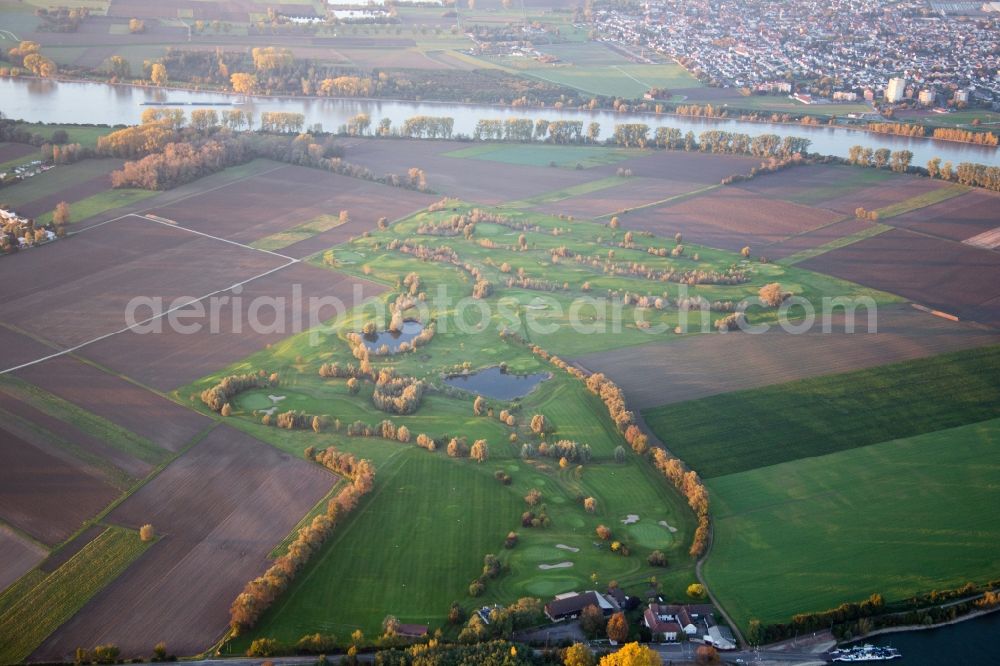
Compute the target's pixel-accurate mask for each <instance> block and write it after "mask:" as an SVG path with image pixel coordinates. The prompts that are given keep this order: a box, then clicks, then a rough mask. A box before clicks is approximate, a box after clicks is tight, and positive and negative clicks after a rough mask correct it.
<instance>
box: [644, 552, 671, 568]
mask: <svg viewBox="0 0 1000 666" xmlns="http://www.w3.org/2000/svg"><path fill="white" fill-rule="evenodd" d="M646 561H647V562H649V566H651V567H665V566H667V556H666V555H664V554H663V551H662V550H654V551H653V552H652V553H650V554H649V557H647V558H646Z"/></svg>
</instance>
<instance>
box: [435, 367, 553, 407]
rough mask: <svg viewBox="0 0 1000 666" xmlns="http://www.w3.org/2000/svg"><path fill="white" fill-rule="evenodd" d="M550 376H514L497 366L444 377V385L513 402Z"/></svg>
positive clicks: (541, 373) (540, 374)
mask: <svg viewBox="0 0 1000 666" xmlns="http://www.w3.org/2000/svg"><path fill="white" fill-rule="evenodd" d="M551 376H552V375H550V374H549V373H547V372H536V373H533V374H530V375H515V374H513V373H510V372H505V371H504V370H503V369H502V368H500V367H499V366H493V367H492V368H486V369H485V370H479V371H477V372H472V373H469V374H467V375H452V376H450V377H445V379H444V383H445V384H448V385H449V386H454V387H456V388H460V389H462V390H465V391H469V392H470V393H476V394H478V395H482V396H485V397H487V398H495V399H497V400H513V399H514V398H520V397H521V396H525V395H528V394H529V393H531V392H532V391H533V390H534V388H535V387H536V386H538V385H539V384H541V383H542V382H543V381H545V380H546V379H548V378H549V377H551Z"/></svg>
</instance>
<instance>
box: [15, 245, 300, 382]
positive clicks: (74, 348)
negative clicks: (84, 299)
mask: <svg viewBox="0 0 1000 666" xmlns="http://www.w3.org/2000/svg"><path fill="white" fill-rule="evenodd" d="M297 263H299V260H298V259H292V260H290V261H289V262H288V263H285V264H282V265H281V266H276V267H275V268H272V269H271V270H269V271H264V272H263V273H259V274H258V275H254V276H253V277H249V278H247V279H246V280H242V281H240V282H236V283H235V284H231V285H229V286H228V287H224V288H222V289H216V290H215V291H213V292H210V293H208V294H205V295H204V296H201V297H199V298H194V299H192V300H190V301H186V302H184V303H182V304H181V305H177V306H174V307H172V308H169V309H167V310H164V311H163V312H160V313H159V314H155V315H153V316H151V317H147V318H146V319H143V320H142V321H137V322H135V323H134V324H130V325H128V326H125V327H123V328H120V329H118V330H117V331H111V332H110V333H105V334H104V335H99V336H97V337H96V338H93V339H91V340H87V341H85V342H81V343H80V344H77V345H74V346H72V347H68V348H66V349H63V350H62V351H59V352H56V353H55V354H49V355H48V356H43V357H41V358H36V359H35V360H34V361H28V362H27V363H21V364H20V365H15V366H12V367H10V368H5V369H3V370H0V375H6V374H9V373H11V372H15V371H17V370H21V369H23V368H28V367H31V366H33V365H37V364H39V363H43V362H45V361H48V360H51V359H53V358H59V357H60V356H65V355H66V354H72V353H73V352H76V351H79V350H81V349H83V348H84V347H87V346H89V345H92V344H94V343H95V342H100V341H102V340H107V339H108V338H110V337H113V336H115V335H118V334H119V333H126V332H128V331H131V330H132V329H134V328H138V327H139V326H144V325H145V324H148V323H150V322H151V321H155V320H157V319H160V318H161V317H165V316H167V315H169V314H171V313H173V312H176V311H177V310H182V309H184V308H186V307H189V306H191V305H194V304H195V303H199V302H201V301H203V300H205V299H206V298H211V297H212V296H215V295H217V294H221V293H223V292H226V291H230V290H232V289H235V288H236V287H242V286H243V285H245V284H247V283H249V282H253V281H254V280H257V279H259V278H262V277H266V276H268V275H270V274H271V273H276V272H278V271H280V270H281V269H283V268H288V267H289V266H291V265H293V264H297Z"/></svg>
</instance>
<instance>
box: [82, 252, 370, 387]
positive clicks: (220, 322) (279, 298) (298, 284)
mask: <svg viewBox="0 0 1000 666" xmlns="http://www.w3.org/2000/svg"><path fill="white" fill-rule="evenodd" d="M384 289H385V287H383V286H381V285H377V284H375V283H372V282H368V281H366V280H360V279H357V278H353V277H349V276H347V275H344V274H343V273H337V272H334V271H330V270H324V269H322V268H317V267H315V266H311V265H307V264H301V263H300V264H294V265H292V266H289V267H288V268H285V269H283V270H280V271H278V272H276V273H272V274H271V275H268V276H265V277H262V278H259V279H257V280H254V281H252V282H249V283H247V284H246V285H243V287H242V290H241V292H240V293H239V294H238V296H239V298H238V299H237V298H235V297H234V295H233V293H232V292H226V293H224V294H220V295H219V296H220V297H221V296H227V295H228V296H230V297H231V298H230V299H229V300H228V301H225V302H223V301H221V300H219V301H218V302H219V303H220V304H221V307H219V308H218V312H219V316H218V317H217V318H213V317H211V316H210V315H211V312H210V309H209V308H208V307H206V309H205V316H202V317H192V318H188V319H185V320H184V323H185V324H190V325H199V324H200V330H198V331H197V332H193V333H184V332H182V331H178V330H174V328H173V327H171V326H169V325H167V323H166V322H165V325H164V326H163V329H162V332H159V333H136V332H134V331H127V332H124V333H120V334H118V335H115V336H112V337H110V338H107V339H105V340H101V341H100V342H96V343H94V344H92V345H89V346H87V347H84V348H83V349H82V350H80V354H81V355H82V356H84V357H86V358H88V359H91V360H93V361H95V362H97V363H99V364H101V365H102V366H105V367H107V368H110V369H112V370H114V371H115V372H119V373H121V374H124V375H126V376H128V377H132V378H134V379H136V380H138V381H139V382H141V383H142V384H143V385H145V386H150V387H152V388H154V389H157V390H160V391H167V390H171V389H175V388H177V387H178V386H183V385H185V384H188V383H190V382H193V381H194V380H196V379H198V378H199V377H203V376H205V375H207V374H209V373H211V372H214V371H216V370H219V369H221V368H224V367H225V366H227V365H229V364H230V363H233V362H235V361H238V360H240V359H242V358H245V357H246V356H248V355H250V354H251V353H253V352H255V351H258V350H260V349H263V348H264V347H265V346H266V345H268V344H273V343H276V342H278V341H279V340H282V339H283V338H286V337H288V336H289V335H291V334H292V333H294V332H296V331H297V330H307V329H308V328H309V327H310V322H317V323H320V322H323V321H324V320H327V319H330V318H332V317H334V316H335V315H336V314H337V313H338V308H337V307H336V305H334V304H333V303H337V302H339V303H342V304H343V308H342V309H340V311H341V312H344V311H346V310H348V309H350V308H351V307H353V305H354V304H355V303H356V302H357V303H360V302H361V301H362V300H364V299H367V298H370V297H372V296H375V295H377V294H379V293H381V292H382V291H384ZM320 299H332V300H331V302H330V303H327V302H326V301H325V300H320ZM268 303H274V304H275V305H276V306H277V307H278V310H279V312H280V313H281V314H280V315H279V316H278V317H277V318H276V317H275V315H274V309H273V308H271V307H270V305H268ZM255 304H258V305H259V304H264V305H263V307H259V308H258V309H257V310H256V311H257V313H258V314H257V315H256V319H254V318H252V317H251V311H252V310H254V308H255ZM234 311H235V313H236V314H235V315H234ZM213 320H214V321H216V322H217V328H216V330H215V332H213V330H212V322H213ZM254 321H258V322H259V323H260V324H261V326H262V327H257V326H255V325H253V322H254ZM297 321H298V322H301V324H297V323H296V322H297Z"/></svg>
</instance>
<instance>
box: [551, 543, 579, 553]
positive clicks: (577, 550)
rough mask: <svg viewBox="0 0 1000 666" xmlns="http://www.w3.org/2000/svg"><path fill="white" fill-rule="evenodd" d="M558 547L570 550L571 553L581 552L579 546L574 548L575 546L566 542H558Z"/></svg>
mask: <svg viewBox="0 0 1000 666" xmlns="http://www.w3.org/2000/svg"><path fill="white" fill-rule="evenodd" d="M556 548H558V549H560V550H568V551H569V552H571V553H579V552H580V549H579V548H574V547H573V546H567V545H566V544H564V543H557V544H556Z"/></svg>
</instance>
